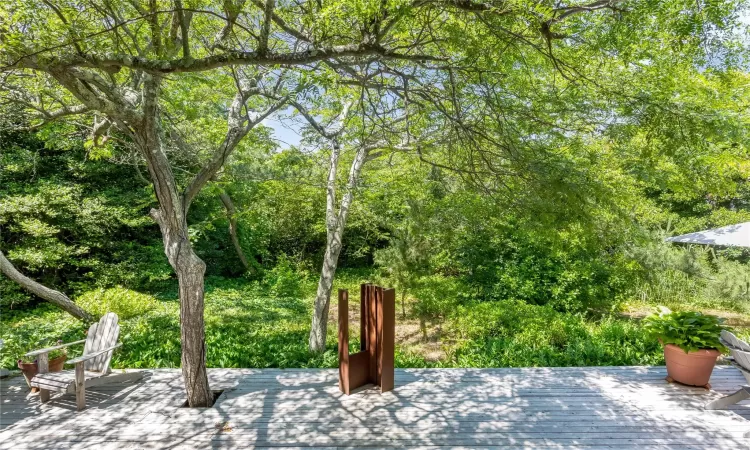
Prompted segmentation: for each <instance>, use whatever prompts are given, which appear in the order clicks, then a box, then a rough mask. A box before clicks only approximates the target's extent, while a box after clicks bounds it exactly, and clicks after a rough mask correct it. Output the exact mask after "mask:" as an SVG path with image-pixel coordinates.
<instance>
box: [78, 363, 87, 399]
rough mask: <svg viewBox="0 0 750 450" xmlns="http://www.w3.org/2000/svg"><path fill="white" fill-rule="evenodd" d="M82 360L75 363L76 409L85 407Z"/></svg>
mask: <svg viewBox="0 0 750 450" xmlns="http://www.w3.org/2000/svg"><path fill="white" fill-rule="evenodd" d="M83 364H84V362H83V361H81V362H79V363H77V364H76V406H78V411H81V410H83V409H84V408H86V375H85V373H84V371H83Z"/></svg>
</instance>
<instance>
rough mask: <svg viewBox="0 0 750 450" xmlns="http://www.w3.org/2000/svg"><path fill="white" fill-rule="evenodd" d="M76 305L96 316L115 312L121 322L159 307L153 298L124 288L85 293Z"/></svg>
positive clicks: (77, 300)
mask: <svg viewBox="0 0 750 450" xmlns="http://www.w3.org/2000/svg"><path fill="white" fill-rule="evenodd" d="M76 303H77V304H78V305H79V306H81V307H82V308H83V309H85V310H87V311H89V312H90V313H92V314H94V315H96V316H103V315H104V314H106V313H108V312H113V313H115V314H117V316H118V317H119V318H120V319H121V320H122V319H129V318H131V317H136V316H141V315H143V314H145V313H147V312H148V311H151V310H152V309H154V308H155V307H156V306H157V305H158V301H157V300H156V299H155V298H154V297H153V296H151V295H148V294H142V293H140V292H136V291H131V290H130V289H125V288H122V287H116V288H111V289H96V290H93V291H88V292H85V293H83V294H82V295H81V296H80V297H78V298H77V299H76Z"/></svg>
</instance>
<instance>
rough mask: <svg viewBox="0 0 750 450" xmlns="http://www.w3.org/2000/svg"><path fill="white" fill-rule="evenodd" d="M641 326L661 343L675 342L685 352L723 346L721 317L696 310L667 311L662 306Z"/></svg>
mask: <svg viewBox="0 0 750 450" xmlns="http://www.w3.org/2000/svg"><path fill="white" fill-rule="evenodd" d="M643 322H644V329H645V330H646V332H647V333H648V334H649V335H650V336H651V337H653V338H655V339H658V340H659V341H660V342H661V343H662V344H663V345H667V344H674V345H676V346H678V347H680V348H681V349H683V350H685V351H686V352H694V351H697V350H700V349H706V348H708V349H712V348H713V349H720V350H722V349H724V346H723V345H721V342H720V341H719V335H720V334H721V331H722V330H725V329H727V328H726V327H725V326H724V325H722V322H723V320H722V319H719V318H718V317H716V316H712V315H708V314H703V313H700V312H695V311H674V312H672V311H670V310H668V309H666V308H663V309H662V310H661V311H660V312H659V313H655V314H652V315H650V316H648V317H646V318H645V319H644V320H643Z"/></svg>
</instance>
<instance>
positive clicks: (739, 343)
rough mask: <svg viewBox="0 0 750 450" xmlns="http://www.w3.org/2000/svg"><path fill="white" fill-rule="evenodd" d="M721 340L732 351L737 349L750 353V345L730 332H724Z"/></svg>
mask: <svg viewBox="0 0 750 450" xmlns="http://www.w3.org/2000/svg"><path fill="white" fill-rule="evenodd" d="M721 340H723V341H724V343H725V344H726V345H727V347H729V348H730V349H731V348H736V349H739V350H742V351H744V352H750V345H749V344H748V343H747V342H745V341H743V340H742V339H740V338H738V337H737V336H735V335H734V334H732V333H731V332H729V331H726V330H723V331H722V332H721Z"/></svg>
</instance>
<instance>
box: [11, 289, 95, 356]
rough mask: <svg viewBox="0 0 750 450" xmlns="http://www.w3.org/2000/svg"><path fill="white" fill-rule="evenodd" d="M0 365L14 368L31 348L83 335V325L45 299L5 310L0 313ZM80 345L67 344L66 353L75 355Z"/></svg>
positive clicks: (47, 345) (77, 338) (79, 350)
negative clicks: (33, 305) (0, 344)
mask: <svg viewBox="0 0 750 450" xmlns="http://www.w3.org/2000/svg"><path fill="white" fill-rule="evenodd" d="M0 319H1V320H0V339H2V340H3V348H2V349H0V367H4V368H7V369H13V368H15V367H16V361H17V360H18V359H21V358H22V357H23V355H24V354H25V353H28V352H30V351H32V350H38V349H41V348H45V347H49V346H51V345H54V343H55V342H57V341H58V340H62V341H63V342H72V341H78V340H81V339H85V338H86V335H85V330H86V328H87V327H86V325H84V324H83V323H82V322H80V321H78V320H76V319H74V318H73V317H72V316H71V315H69V314H68V313H65V312H62V311H60V309H59V308H57V307H55V306H52V305H50V304H48V303H42V304H40V305H38V306H37V307H36V308H34V309H31V310H27V311H26V310H24V311H5V310H3V312H2V314H1V315H0ZM82 351H83V346H78V345H77V346H73V347H69V348H68V357H69V358H73V357H75V356H78V355H80V354H81V352H82Z"/></svg>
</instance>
